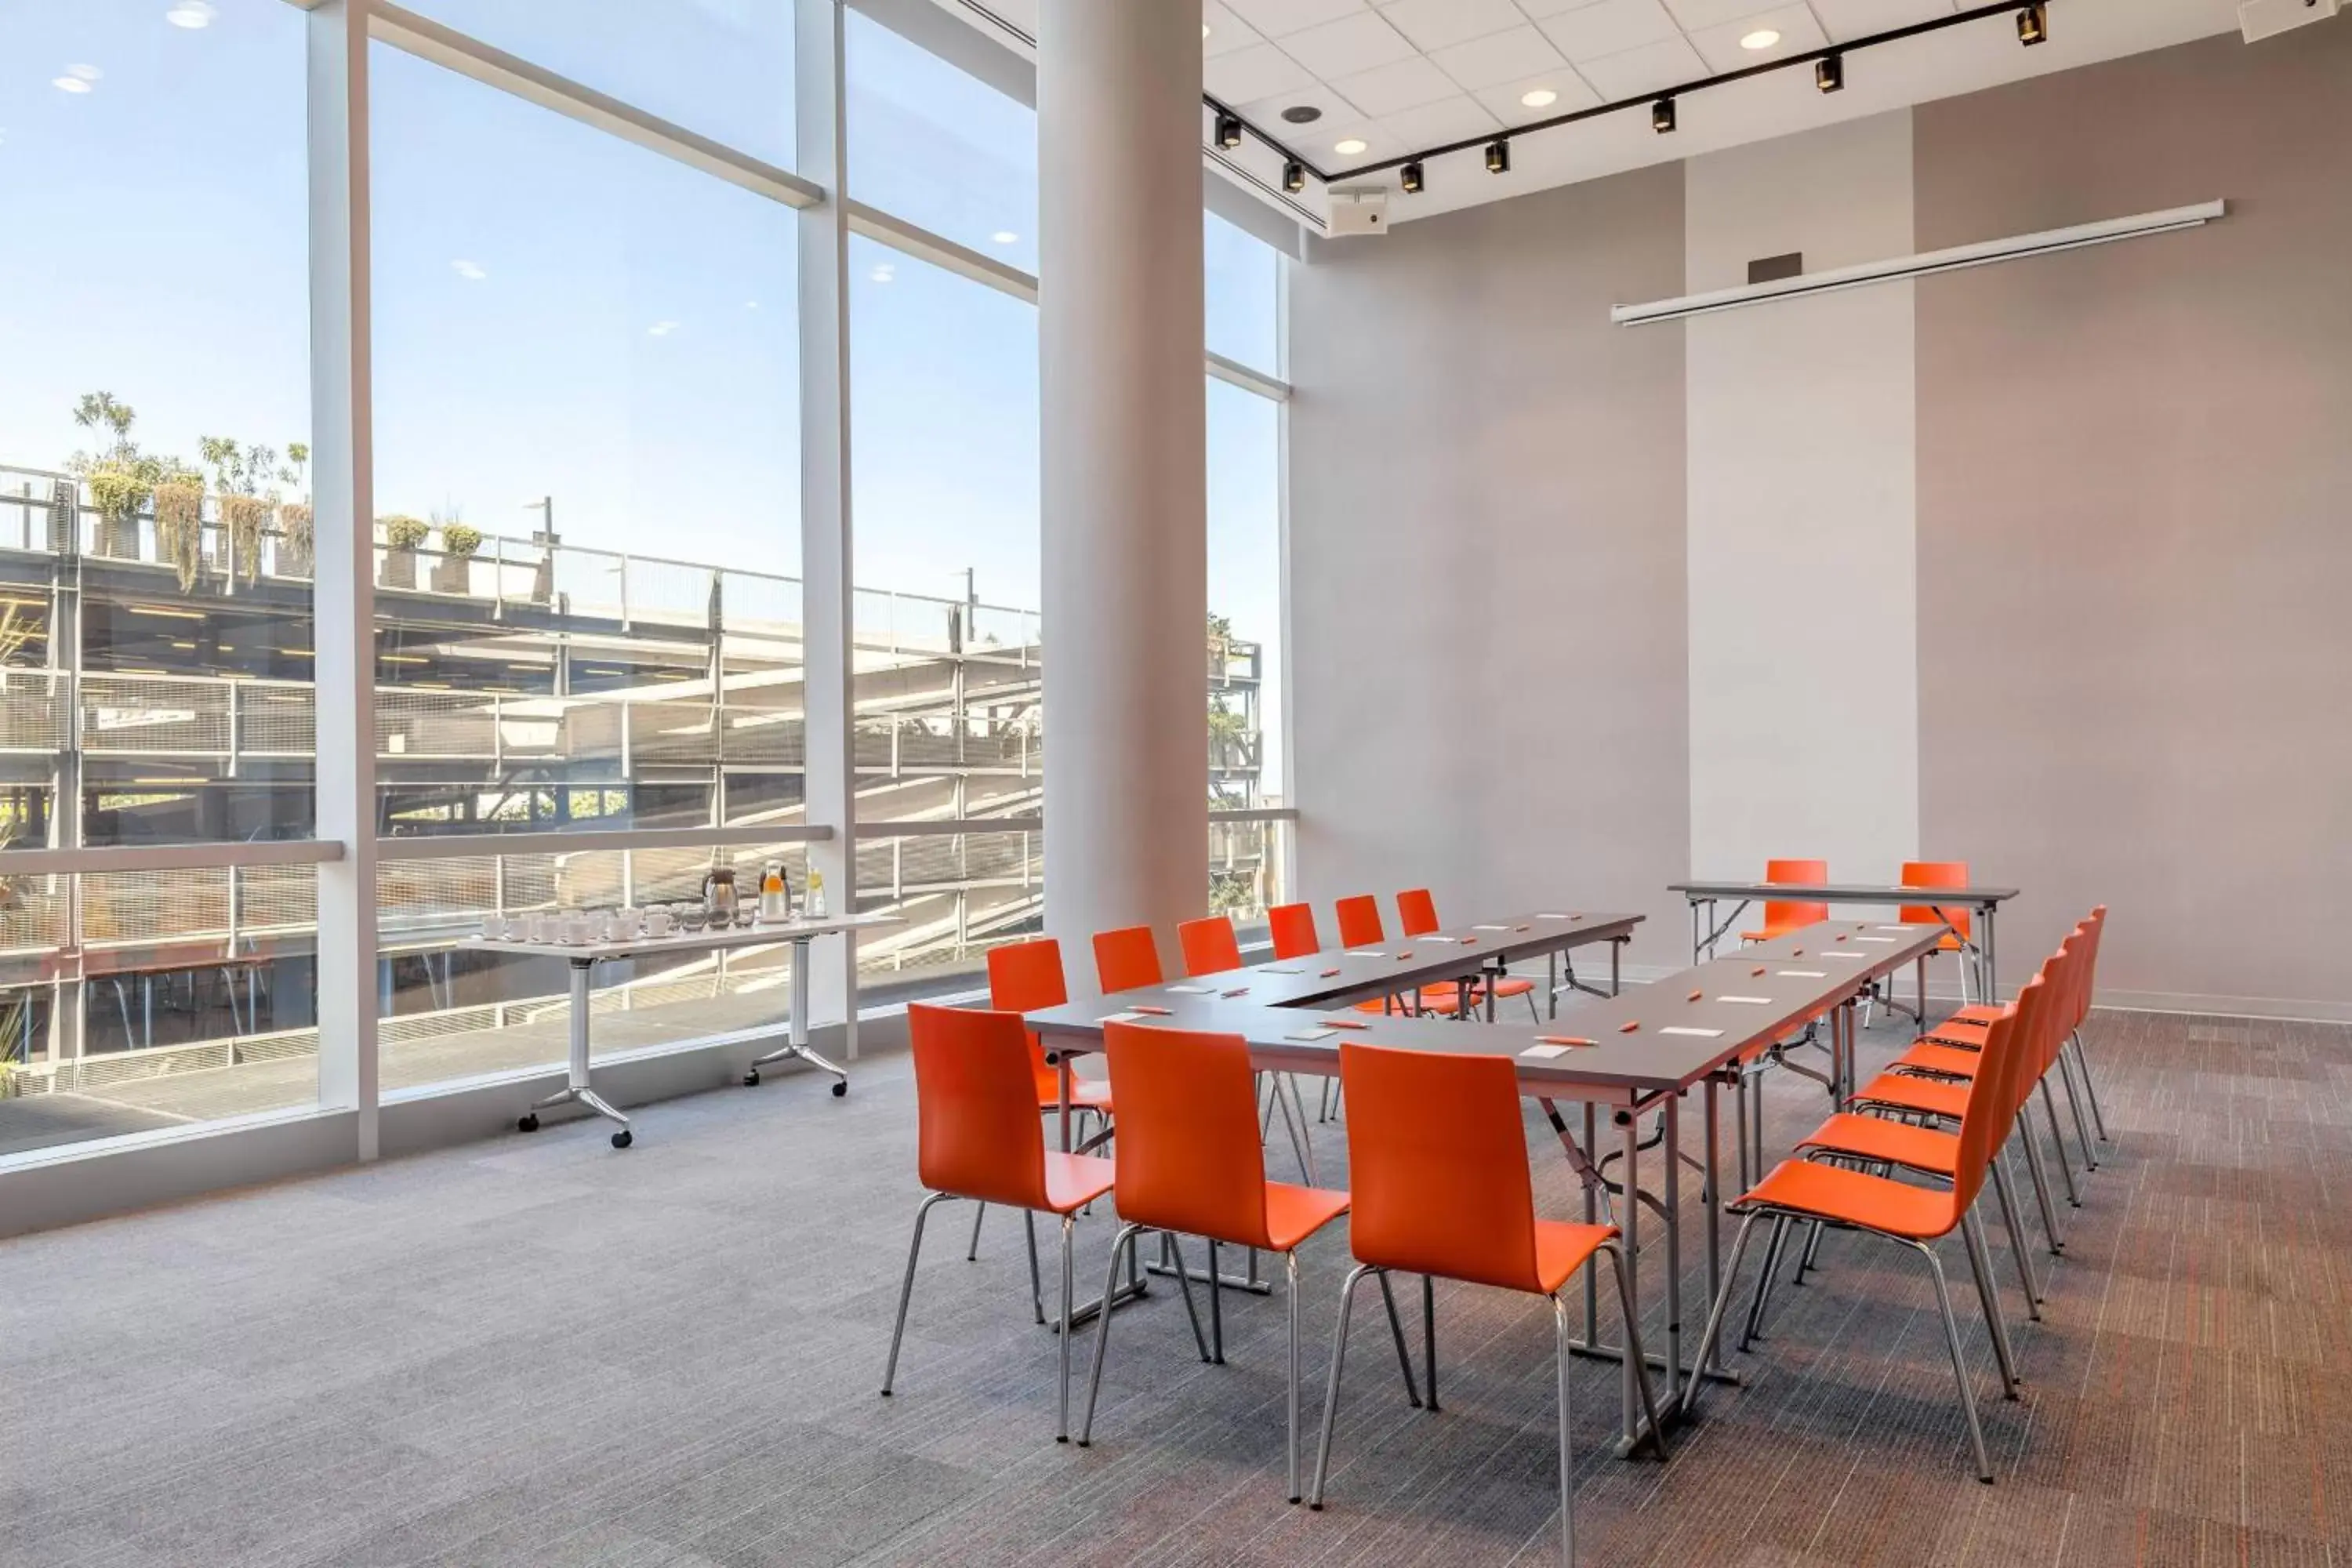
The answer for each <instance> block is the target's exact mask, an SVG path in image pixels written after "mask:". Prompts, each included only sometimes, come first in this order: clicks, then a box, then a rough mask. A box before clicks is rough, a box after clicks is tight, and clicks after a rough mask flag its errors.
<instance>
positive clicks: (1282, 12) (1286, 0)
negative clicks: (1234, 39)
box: [1225, 0, 1370, 38]
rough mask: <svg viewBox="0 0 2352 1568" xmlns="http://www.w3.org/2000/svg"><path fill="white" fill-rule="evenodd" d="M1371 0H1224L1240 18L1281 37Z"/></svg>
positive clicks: (1356, 8)
mask: <svg viewBox="0 0 2352 1568" xmlns="http://www.w3.org/2000/svg"><path fill="white" fill-rule="evenodd" d="M1225 4H1226V5H1229V6H1231V7H1232V8H1233V9H1234V12H1235V13H1236V14H1238V15H1239V16H1240V17H1241V19H1242V20H1243V21H1244V22H1247V23H1248V24H1249V25H1250V26H1253V27H1255V28H1256V29H1257V30H1258V31H1259V32H1261V33H1264V34H1265V36H1266V37H1269V38H1278V37H1282V36H1283V35H1284V34H1286V33H1296V32H1298V31H1300V30H1301V29H1303V28H1307V27H1312V26H1318V25H1319V24H1321V23H1324V22H1331V21H1337V20H1338V19H1339V17H1341V16H1347V15H1348V14H1349V13H1350V12H1353V11H1361V10H1363V9H1364V8H1365V7H1366V6H1367V5H1369V4H1370V0H1225Z"/></svg>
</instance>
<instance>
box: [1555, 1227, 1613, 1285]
mask: <svg viewBox="0 0 2352 1568" xmlns="http://www.w3.org/2000/svg"><path fill="white" fill-rule="evenodd" d="M1616 1239H1617V1227H1616V1226H1613V1225H1570V1224H1568V1223H1567V1222H1565V1221H1561V1220H1556V1219H1539V1220H1538V1221H1536V1284H1537V1286H1538V1289H1541V1290H1543V1292H1544V1293H1545V1294H1546V1295H1549V1294H1550V1293H1551V1292H1552V1291H1554V1290H1557V1289H1559V1288H1560V1287H1561V1286H1563V1285H1565V1284H1567V1283H1568V1281H1569V1279H1570V1277H1572V1276H1573V1275H1574V1274H1575V1273H1576V1271H1577V1270H1578V1269H1580V1268H1583V1267H1584V1266H1585V1264H1586V1263H1588V1262H1590V1261H1591V1258H1592V1255H1593V1254H1594V1253H1596V1252H1598V1251H1600V1250H1601V1243H1603V1242H1607V1241H1614V1240H1616Z"/></svg>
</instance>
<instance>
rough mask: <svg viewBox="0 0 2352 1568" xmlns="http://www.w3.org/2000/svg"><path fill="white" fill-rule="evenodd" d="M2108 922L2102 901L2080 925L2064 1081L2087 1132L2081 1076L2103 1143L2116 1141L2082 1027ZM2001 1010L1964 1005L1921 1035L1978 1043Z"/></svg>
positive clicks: (2061, 1060)
mask: <svg viewBox="0 0 2352 1568" xmlns="http://www.w3.org/2000/svg"><path fill="white" fill-rule="evenodd" d="M2106 924H2107V906H2106V905H2105V904H2101V905H2099V906H2098V907H2097V908H2095V909H2094V910H2092V911H2091V913H2090V916H2089V918H2088V919H2086V920H2084V921H2083V923H2082V925H2081V926H2080V927H2078V928H2077V929H2078V930H2080V931H2082V932H2083V933H2084V938H2085V939H2086V940H2085V942H2084V952H2083V972H2082V975H2081V978H2080V980H2079V982H2078V983H2077V984H2076V985H2075V987H2074V996H2073V1005H2072V1007H2071V1009H2070V1011H2071V1013H2072V1015H2073V1016H2072V1017H2071V1019H2070V1020H2069V1021H2068V1023H2067V1026H2066V1046H2070V1047H2073V1054H2072V1067H2073V1075H2072V1076H2067V1077H2066V1078H2065V1079H2064V1081H2065V1084H2066V1096H2067V1100H2068V1102H2069V1103H2070V1104H2073V1105H2074V1119H2075V1121H2076V1124H2077V1125H2076V1131H2077V1133H2078V1134H2084V1129H2083V1128H2082V1126H2081V1125H2080V1124H2081V1121H2082V1105H2081V1103H2080V1102H2079V1101H2077V1100H2076V1095H2075V1089H2076V1085H2075V1076H2079V1077H2080V1079H2081V1089H2082V1095H2081V1100H2087V1101H2088V1102H2089V1106H2090V1111H2091V1121H2092V1124H2093V1125H2094V1126H2095V1127H2096V1128H2097V1129H2098V1136H2099V1142H2102V1143H2112V1142H2115V1140H2114V1139H2112V1138H2110V1137H2109V1136H2107V1117H2106V1112H2105V1110H2104V1109H2102V1108H2101V1106H2100V1104H2099V1090H2098V1086H2097V1085H2096V1084H2095V1083H2093V1082H2092V1081H2091V1058H2090V1056H2089V1054H2088V1053H2087V1052H2086V1051H2085V1050H2084V1047H2083V1026H2084V1024H2085V1023H2087V1022H2089V1020H2090V1016H2091V995H2092V988H2093V985H2094V984H2095V978H2096V975H2097V973H2098V967H2099V938H2100V935H2101V933H2102V932H2104V931H2105V930H2106ZM1999 1013H2000V1008H1998V1007H1993V1006H1987V1005H1982V1004H1979V1005H1975V1006H1969V1007H1963V1008H1961V1009H1960V1010H1959V1011H1958V1012H1957V1013H1955V1014H1953V1015H1952V1016H1950V1017H1948V1018H1947V1019H1945V1020H1944V1021H1943V1022H1942V1023H1940V1024H1938V1025H1937V1026H1936V1027H1935V1031H1934V1032H1933V1033H1932V1034H1929V1035H1925V1036H1922V1037H1921V1038H1922V1039H1927V1040H1937V1041H1942V1040H1953V1039H1957V1040H1960V1041H1964V1042H1966V1043H1969V1044H1971V1045H1973V1044H1976V1043H1978V1041H1979V1038H1980V1037H1981V1036H1982V1034H1983V1031H1984V1029H1985V1026H1987V1025H1989V1024H1990V1022H1991V1021H1992V1019H1993V1017H1994V1016H1997V1015H1998V1014H1999ZM2068 1065H2069V1057H2068V1053H2067V1051H2066V1049H2065V1048H2064V1047H2061V1049H2060V1051H2059V1057H2058V1066H2059V1070H2060V1072H2061V1073H2062V1074H2065V1073H2066V1071H2067V1068H2068ZM2084 1141H2085V1142H2086V1143H2087V1142H2088V1139H2087V1135H2086V1134H2084ZM2085 1158H2086V1161H2087V1158H2088V1152H2087V1149H2086V1151H2085ZM2090 1163H2092V1166H2093V1168H2094V1169H2095V1168H2096V1163H2095V1162H2090Z"/></svg>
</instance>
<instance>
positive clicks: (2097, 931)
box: [2066, 904, 2107, 1034]
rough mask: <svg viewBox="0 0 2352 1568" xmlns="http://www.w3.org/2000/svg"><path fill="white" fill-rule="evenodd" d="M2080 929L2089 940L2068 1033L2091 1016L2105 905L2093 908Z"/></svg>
mask: <svg viewBox="0 0 2352 1568" xmlns="http://www.w3.org/2000/svg"><path fill="white" fill-rule="evenodd" d="M2082 929H2083V931H2084V934H2085V935H2087V936H2088V937H2089V938H2090V942H2089V945H2088V946H2087V947H2085V948H2084V952H2083V983H2082V984H2079V985H2077V986H2076V987H2074V1008H2073V1013H2074V1016H2073V1017H2071V1018H2069V1019H2068V1020H2067V1021H2066V1030H2067V1032H2068V1033H2070V1034H2071V1033H2072V1032H2073V1031H2074V1030H2076V1029H2079V1028H2081V1027H2082V1026H2083V1021H2084V1019H2086V1018H2088V1017H2089V1016H2091V985H2092V983H2093V981H2094V980H2095V978H2096V977H2097V975H2098V973H2099V938H2100V937H2101V936H2103V935H2105V932H2106V929H2107V906H2106V905H2105V904H2100V905H2098V906H2097V907H2096V908H2095V909H2093V910H2091V915H2090V918H2089V919H2088V920H2086V921H2084V922H2083V927H2082Z"/></svg>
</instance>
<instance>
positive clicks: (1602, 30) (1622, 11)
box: [1543, 0, 1682, 65]
mask: <svg viewBox="0 0 2352 1568" xmlns="http://www.w3.org/2000/svg"><path fill="white" fill-rule="evenodd" d="M1543 30H1544V36H1545V37H1549V39H1550V40H1551V41H1552V42H1553V43H1554V44H1556V45H1558V46H1559V52H1560V53H1562V54H1564V55H1566V56H1567V57H1568V58H1570V59H1571V60H1574V61H1575V62H1576V63H1577V64H1579V65H1581V64H1583V63H1584V62H1585V61H1586V60H1593V59H1599V58H1601V56H1603V55H1620V54H1623V53H1624V52H1625V51H1626V50H1628V49H1633V48H1639V47H1642V46H1643V45H1644V44H1654V43H1657V42H1659V41H1660V40H1661V39H1666V38H1673V39H1677V40H1678V39H1680V38H1681V37H1682V30H1681V29H1680V28H1678V27H1676V26H1675V19H1674V18H1673V17H1672V16H1668V15H1666V8H1665V7H1664V5H1659V4H1658V0H1600V3H1599V4H1597V5H1585V6H1581V7H1580V8H1579V9H1577V10H1574V11H1570V12H1567V13H1566V14H1564V15H1562V16H1554V17H1552V18H1551V19H1550V20H1549V21H1547V22H1545V23H1544V25H1543Z"/></svg>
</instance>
